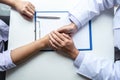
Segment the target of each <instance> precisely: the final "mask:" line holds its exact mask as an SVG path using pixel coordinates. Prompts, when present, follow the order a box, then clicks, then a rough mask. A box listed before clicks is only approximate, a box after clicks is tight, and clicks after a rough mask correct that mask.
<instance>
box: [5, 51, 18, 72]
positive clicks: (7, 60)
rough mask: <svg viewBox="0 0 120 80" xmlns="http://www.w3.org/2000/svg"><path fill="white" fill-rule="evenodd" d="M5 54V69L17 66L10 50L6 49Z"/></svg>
mask: <svg viewBox="0 0 120 80" xmlns="http://www.w3.org/2000/svg"><path fill="white" fill-rule="evenodd" d="M3 54H4V59H5V67H4V69H5V70H8V69H11V68H13V67H16V65H15V64H14V63H13V62H12V59H11V55H10V51H9V50H8V51H5V52H3Z"/></svg>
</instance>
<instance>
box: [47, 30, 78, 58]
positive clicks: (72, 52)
mask: <svg viewBox="0 0 120 80" xmlns="http://www.w3.org/2000/svg"><path fill="white" fill-rule="evenodd" d="M49 38H50V39H49V42H50V45H51V46H52V47H53V48H54V49H55V50H58V51H63V52H64V53H65V54H67V55H68V56H69V57H70V58H72V59H75V58H76V57H77V55H78V53H79V51H78V50H77V49H76V48H75V46H74V43H73V40H72V38H71V37H70V36H68V35H67V34H65V33H59V32H57V31H53V32H51V33H50V34H49Z"/></svg>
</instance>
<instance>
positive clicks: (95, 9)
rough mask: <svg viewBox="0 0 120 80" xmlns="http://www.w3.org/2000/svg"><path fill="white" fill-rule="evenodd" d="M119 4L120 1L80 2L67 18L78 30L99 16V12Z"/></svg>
mask: <svg viewBox="0 0 120 80" xmlns="http://www.w3.org/2000/svg"><path fill="white" fill-rule="evenodd" d="M119 4H120V0H82V1H81V0H80V2H79V3H78V4H77V5H76V6H75V7H74V8H73V9H71V10H70V11H69V17H70V20H71V21H72V22H73V23H75V24H76V25H77V27H78V29H79V28H80V27H82V26H84V25H85V24H86V23H87V22H88V21H89V20H91V19H92V18H94V17H95V16H97V15H99V14H100V12H101V11H104V10H106V9H110V8H112V7H114V5H119Z"/></svg>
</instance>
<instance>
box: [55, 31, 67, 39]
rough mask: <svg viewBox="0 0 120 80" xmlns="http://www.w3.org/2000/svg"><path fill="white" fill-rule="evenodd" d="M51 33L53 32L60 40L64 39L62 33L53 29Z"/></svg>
mask: <svg viewBox="0 0 120 80" xmlns="http://www.w3.org/2000/svg"><path fill="white" fill-rule="evenodd" d="M53 33H54V34H55V35H56V36H57V37H58V38H60V40H62V41H64V40H65V37H64V36H63V35H62V34H60V33H59V32H57V31H54V32H53Z"/></svg>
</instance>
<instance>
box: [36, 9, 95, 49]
mask: <svg viewBox="0 0 120 80" xmlns="http://www.w3.org/2000/svg"><path fill="white" fill-rule="evenodd" d="M38 13H68V11H36V12H35V40H36V31H37V28H36V22H37V14H38ZM88 25H89V47H87V48H78V50H79V51H89V50H92V49H93V46H92V22H91V21H89V23H88ZM39 27H40V26H39ZM43 51H53V50H51V49H50V50H49V49H45V50H43Z"/></svg>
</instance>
